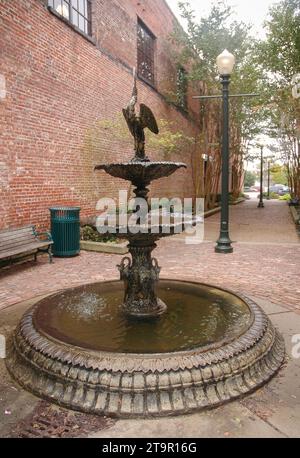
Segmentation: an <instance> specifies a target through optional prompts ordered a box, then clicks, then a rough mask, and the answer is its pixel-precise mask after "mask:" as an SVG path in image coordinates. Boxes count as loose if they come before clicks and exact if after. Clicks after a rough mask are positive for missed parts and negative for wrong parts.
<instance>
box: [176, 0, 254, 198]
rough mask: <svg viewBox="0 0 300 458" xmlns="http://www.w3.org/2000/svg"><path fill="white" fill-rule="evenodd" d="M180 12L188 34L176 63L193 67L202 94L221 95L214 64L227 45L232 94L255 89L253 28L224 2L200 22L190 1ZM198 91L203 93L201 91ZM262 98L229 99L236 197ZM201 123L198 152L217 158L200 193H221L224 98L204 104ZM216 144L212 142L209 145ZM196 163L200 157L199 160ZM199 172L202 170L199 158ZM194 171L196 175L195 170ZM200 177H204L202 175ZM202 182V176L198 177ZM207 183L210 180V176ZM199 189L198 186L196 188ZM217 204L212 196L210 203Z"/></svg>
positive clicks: (179, 34)
mask: <svg viewBox="0 0 300 458" xmlns="http://www.w3.org/2000/svg"><path fill="white" fill-rule="evenodd" d="M179 7H180V10H181V15H182V17H183V18H184V19H185V21H186V24H187V28H186V32H185V31H183V30H182V29H181V28H180V27H177V28H176V30H175V32H174V34H173V40H175V42H176V43H177V44H178V45H179V48H180V49H181V52H180V53H179V55H178V56H177V59H178V64H179V65H185V66H186V67H188V69H189V74H188V78H189V79H190V80H191V81H201V82H202V83H201V94H202V95H212V94H216V93H220V82H219V78H218V71H217V68H216V57H217V56H218V55H219V54H220V53H221V52H222V51H223V50H224V48H227V49H228V50H229V51H230V52H232V53H233V54H234V55H235V57H236V67H235V69H234V72H233V74H232V83H231V91H232V93H236V94H237V93H241V92H242V93H244V92H249V93H253V92H257V91H258V87H259V84H260V83H259V82H260V81H261V79H262V69H261V66H260V65H256V61H255V59H253V53H254V51H255V46H256V42H255V40H253V38H252V37H251V36H250V26H249V25H247V24H245V23H243V22H239V21H236V20H234V19H233V10H232V8H231V7H229V6H228V5H226V4H225V3H224V2H222V1H219V2H216V3H215V4H214V5H213V6H212V8H211V11H210V13H209V14H208V16H207V17H202V18H201V19H200V20H199V21H198V22H197V21H196V19H195V15H194V12H193V10H192V9H191V6H190V4H189V2H188V1H187V2H180V3H179ZM201 94H200V95H201ZM261 103H262V102H261V101H259V100H257V99H254V98H235V99H231V112H230V116H231V123H230V129H231V147H230V151H231V155H232V166H233V193H234V194H236V195H238V194H239V193H240V191H241V187H242V177H243V163H244V154H245V151H246V150H247V147H248V143H249V142H250V141H251V140H252V139H253V138H254V137H255V136H256V135H257V133H258V132H259V129H260V127H259V122H260V118H261V116H262V113H261V110H259V109H257V107H259V106H260V105H261ZM200 105H201V107H200V110H201V122H200V136H199V139H198V140H199V145H198V147H199V150H198V155H199V157H201V156H202V155H203V154H205V155H207V154H209V155H211V156H213V157H214V159H215V160H214V163H213V171H212V175H216V176H215V179H214V180H210V182H211V183H212V186H210V188H208V186H207V184H206V186H205V189H202V195H205V196H208V199H210V197H211V195H212V196H213V195H214V193H217V192H218V190H217V189H216V188H217V187H218V183H219V175H220V172H221V151H220V150H221V141H220V139H221V136H222V118H221V109H220V108H221V107H220V100H213V101H209V100H205V101H201V102H200ZM211 145H214V146H211ZM196 162H197V161H196ZM197 170H200V171H201V170H202V169H201V166H200V164H199V161H198V162H197ZM197 170H196V173H197ZM200 179H201V176H200ZM198 181H199V180H198ZM206 183H208V185H209V181H208V180H206ZM198 188H199V190H201V187H199V186H197V189H198ZM213 205H214V198H213V197H212V199H211V201H210V202H209V203H208V206H213Z"/></svg>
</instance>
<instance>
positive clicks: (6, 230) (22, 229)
mask: <svg viewBox="0 0 300 458" xmlns="http://www.w3.org/2000/svg"><path fill="white" fill-rule="evenodd" d="M32 228H33V226H24V227H19V228H15V229H3V230H2V231H0V236H1V235H6V234H7V235H13V234H14V233H16V232H26V231H30V230H31V231H32Z"/></svg>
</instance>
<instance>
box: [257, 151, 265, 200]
mask: <svg viewBox="0 0 300 458" xmlns="http://www.w3.org/2000/svg"><path fill="white" fill-rule="evenodd" d="M263 181H264V147H263V146H262V145H261V147H260V195H259V204H258V208H264V207H265V204H264V189H263V188H264V184H263Z"/></svg>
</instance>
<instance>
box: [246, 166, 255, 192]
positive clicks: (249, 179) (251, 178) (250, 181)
mask: <svg viewBox="0 0 300 458" xmlns="http://www.w3.org/2000/svg"><path fill="white" fill-rule="evenodd" d="M255 182H256V174H255V173H254V172H249V171H248V170H246V172H245V181H244V186H245V187H246V188H251V186H254V185H255Z"/></svg>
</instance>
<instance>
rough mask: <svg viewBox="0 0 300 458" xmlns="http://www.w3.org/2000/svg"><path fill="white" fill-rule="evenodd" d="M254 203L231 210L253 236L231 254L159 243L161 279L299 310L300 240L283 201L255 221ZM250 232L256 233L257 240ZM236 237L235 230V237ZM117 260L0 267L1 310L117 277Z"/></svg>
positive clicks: (98, 257) (88, 256) (91, 257)
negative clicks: (203, 285) (225, 290)
mask: <svg viewBox="0 0 300 458" xmlns="http://www.w3.org/2000/svg"><path fill="white" fill-rule="evenodd" d="M254 204H255V205H257V204H256V202H254V203H253V202H249V203H248V202H247V203H245V204H242V206H240V207H234V208H233V209H232V210H231V218H232V223H233V225H237V224H238V221H237V219H238V220H240V218H241V217H242V216H243V215H244V216H245V219H247V221H248V223H249V229H248V230H249V232H251V234H252V236H251V240H250V242H249V243H243V242H241V243H237V244H235V245H234V247H235V250H234V253H233V254H230V255H220V254H215V253H214V243H212V242H205V243H203V244H201V245H186V244H185V243H184V239H183V238H182V237H178V238H177V237H175V238H173V239H172V238H170V239H165V240H163V241H160V242H159V247H158V249H157V250H156V252H155V256H156V257H157V258H158V260H159V263H160V265H161V266H162V273H161V277H162V278H166V277H168V278H174V279H178V278H182V279H188V280H196V281H199V282H204V283H210V284H215V285H216V286H220V287H224V288H228V289H231V290H233V291H236V292H243V293H244V294H246V295H247V294H248V295H252V296H256V297H261V298H266V299H268V300H270V301H272V302H275V303H277V304H279V305H282V306H283V307H286V308H287V309H290V310H294V311H296V312H298V313H300V282H299V279H300V275H299V272H300V269H299V266H300V244H299V243H298V239H297V234H296V231H295V228H294V226H293V224H292V222H291V220H290V218H289V213H288V212H289V209H288V207H287V206H286V204H285V203H277V204H276V205H275V204H274V205H273V204H271V203H267V207H266V209H265V210H264V211H263V212H262V213H261V214H260V215H261V216H260V219H259V221H257V217H256V215H257V213H256V211H255V210H254ZM252 212H253V213H252ZM251 214H253V217H251ZM276 215H277V216H276ZM283 217H284V218H283ZM218 220H219V215H215V216H214V217H212V218H211V219H209V220H208V221H209V222H208V224H207V226H208V232H207V233H206V237H207V238H208V239H210V236H212V235H213V234H212V233H210V230H209V227H210V226H211V227H213V226H216V225H217V224H216V223H217V222H218ZM283 220H284V225H283V224H282V221H283ZM256 221H257V222H258V223H259V226H260V227H261V228H264V230H263V232H262V231H261V230H260V231H258V232H257V231H255V224H256ZM276 221H277V222H278V221H280V222H281V224H280V226H281V230H282V231H283V232H284V233H285V234H287V233H288V234H290V236H289V237H288V239H284V243H283V242H282V237H281V236H280V231H279V225H278V224H277V225H276V227H275V222H276ZM270 222H271V224H270ZM243 230H244V232H243V238H245V239H246V236H245V228H244V229H243ZM266 232H269V233H270V240H271V242H270V243H268V242H267V240H266V237H265V234H266ZM253 233H254V234H255V233H256V238H255V239H254V238H253ZM260 233H262V234H263V240H260V235H259V234H260ZM274 233H276V234H277V239H276V237H274ZM238 236H239V233H238V231H236V232H235V239H236V240H238ZM211 240H214V239H213V238H211ZM276 240H278V242H276ZM288 240H289V242H288ZM120 259H121V257H120V256H115V255H107V254H99V253H87V252H82V253H81V255H80V256H79V257H76V258H72V259H55V260H54V263H53V264H52V265H50V264H48V262H47V258H46V257H45V258H44V257H42V258H39V261H38V263H37V264H35V263H34V262H27V263H24V264H20V265H15V266H12V267H10V268H8V269H2V270H1V272H0V304H1V305H0V308H5V307H7V306H9V305H12V304H14V303H17V302H19V301H22V300H26V299H30V298H32V297H34V296H38V295H42V294H45V293H48V292H52V291H57V290H59V289H62V288H66V287H71V286H75V285H80V284H84V283H92V282H97V281H103V280H112V279H116V278H118V271H117V269H116V265H117V264H118V263H119V262H120Z"/></svg>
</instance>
